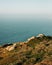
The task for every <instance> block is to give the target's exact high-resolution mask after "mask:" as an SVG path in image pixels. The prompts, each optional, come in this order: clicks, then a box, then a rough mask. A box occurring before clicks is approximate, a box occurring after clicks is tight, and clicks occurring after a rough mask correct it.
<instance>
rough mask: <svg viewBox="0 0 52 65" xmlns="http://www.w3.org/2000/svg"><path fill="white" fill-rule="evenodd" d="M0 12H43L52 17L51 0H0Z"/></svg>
mask: <svg viewBox="0 0 52 65" xmlns="http://www.w3.org/2000/svg"><path fill="white" fill-rule="evenodd" d="M0 14H36V15H37V14H43V15H49V16H50V17H52V0H0Z"/></svg>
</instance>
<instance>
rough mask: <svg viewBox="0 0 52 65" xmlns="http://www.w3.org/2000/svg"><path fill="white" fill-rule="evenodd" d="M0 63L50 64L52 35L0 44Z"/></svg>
mask: <svg viewBox="0 0 52 65" xmlns="http://www.w3.org/2000/svg"><path fill="white" fill-rule="evenodd" d="M0 65H52V36H45V35H44V34H39V35H38V36H36V37H34V36H33V37H31V38H29V39H28V40H27V41H24V42H16V43H13V44H4V45H2V46H0Z"/></svg>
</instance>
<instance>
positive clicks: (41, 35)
mask: <svg viewBox="0 0 52 65" xmlns="http://www.w3.org/2000/svg"><path fill="white" fill-rule="evenodd" d="M44 36H45V35H44V34H39V35H37V36H36V37H40V38H42V37H44Z"/></svg>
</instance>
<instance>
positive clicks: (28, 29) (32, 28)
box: [0, 19, 52, 44]
mask: <svg viewBox="0 0 52 65" xmlns="http://www.w3.org/2000/svg"><path fill="white" fill-rule="evenodd" d="M40 33H43V34H45V35H52V20H49V19H0V44H5V43H14V42H21V41H26V40H27V39H28V38H30V37H31V36H37V35H38V34H40Z"/></svg>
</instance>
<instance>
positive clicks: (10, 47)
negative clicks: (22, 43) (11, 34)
mask: <svg viewBox="0 0 52 65" xmlns="http://www.w3.org/2000/svg"><path fill="white" fill-rule="evenodd" d="M15 46H16V44H13V45H12V46H7V47H6V48H5V49H6V50H8V51H12V50H14V49H15Z"/></svg>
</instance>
